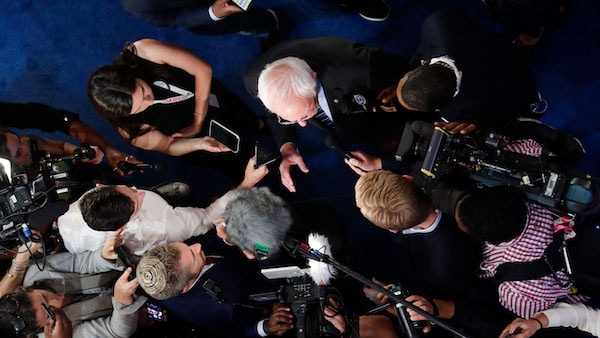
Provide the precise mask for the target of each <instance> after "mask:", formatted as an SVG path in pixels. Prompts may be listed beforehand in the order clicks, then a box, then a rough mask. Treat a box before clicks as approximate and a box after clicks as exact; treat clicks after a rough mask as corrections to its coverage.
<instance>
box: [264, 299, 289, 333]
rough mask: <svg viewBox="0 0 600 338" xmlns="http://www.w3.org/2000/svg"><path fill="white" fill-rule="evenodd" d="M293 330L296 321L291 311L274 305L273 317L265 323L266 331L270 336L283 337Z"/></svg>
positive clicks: (279, 305)
mask: <svg viewBox="0 0 600 338" xmlns="http://www.w3.org/2000/svg"><path fill="white" fill-rule="evenodd" d="M293 328H294V320H293V315H292V311H291V309H290V308H288V307H285V306H283V305H281V304H274V305H273V312H272V313H271V316H270V317H269V319H267V320H265V321H264V323H263V329H264V331H265V332H266V333H268V334H269V335H275V336H283V335H284V334H285V333H286V332H287V331H288V330H290V329H293Z"/></svg>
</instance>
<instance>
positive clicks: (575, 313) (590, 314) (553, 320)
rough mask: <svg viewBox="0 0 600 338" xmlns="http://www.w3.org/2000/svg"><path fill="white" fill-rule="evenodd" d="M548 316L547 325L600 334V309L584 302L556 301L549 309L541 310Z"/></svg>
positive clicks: (595, 334)
mask: <svg viewBox="0 0 600 338" xmlns="http://www.w3.org/2000/svg"><path fill="white" fill-rule="evenodd" d="M541 313H543V314H545V315H546V317H548V322H549V325H548V326H549V327H557V326H571V327H575V328H578V329H579V330H581V331H585V332H589V333H591V334H593V335H594V336H596V337H598V336H600V310H599V309H594V308H591V307H589V306H586V305H584V304H581V303H579V304H567V303H557V304H556V306H554V307H553V308H551V309H548V310H544V311H541Z"/></svg>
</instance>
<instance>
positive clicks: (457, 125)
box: [434, 121, 477, 135]
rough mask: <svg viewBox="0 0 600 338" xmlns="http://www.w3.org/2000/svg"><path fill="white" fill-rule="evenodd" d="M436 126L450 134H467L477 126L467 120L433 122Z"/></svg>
mask: <svg viewBox="0 0 600 338" xmlns="http://www.w3.org/2000/svg"><path fill="white" fill-rule="evenodd" d="M434 124H435V126H436V127H440V128H442V129H444V130H445V131H447V132H449V133H450V134H463V135H465V134H469V133H472V132H474V131H475V130H477V126H476V125H475V124H473V123H469V122H456V121H454V122H435V123H434Z"/></svg>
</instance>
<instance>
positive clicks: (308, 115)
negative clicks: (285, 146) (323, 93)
mask: <svg viewBox="0 0 600 338" xmlns="http://www.w3.org/2000/svg"><path fill="white" fill-rule="evenodd" d="M319 108H321V106H320V105H319V98H318V97H317V96H315V99H314V102H313V105H312V107H310V108H308V110H307V113H306V114H304V116H302V117H301V118H299V119H297V120H296V121H290V120H286V119H283V118H281V117H279V115H277V114H275V116H277V123H279V124H280V125H282V126H292V125H294V124H298V123H299V122H302V121H308V120H310V119H311V118H312V117H313V116H315V114H316V113H317V112H318V111H319Z"/></svg>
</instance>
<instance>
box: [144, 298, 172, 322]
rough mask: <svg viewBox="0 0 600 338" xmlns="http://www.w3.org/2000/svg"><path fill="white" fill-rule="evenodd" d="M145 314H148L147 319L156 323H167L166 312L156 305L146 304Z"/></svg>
mask: <svg viewBox="0 0 600 338" xmlns="http://www.w3.org/2000/svg"><path fill="white" fill-rule="evenodd" d="M146 313H147V314H148V318H150V319H152V320H155V321H157V322H166V321H167V312H166V311H165V310H164V309H163V308H161V307H160V306H159V305H157V304H154V303H151V302H148V303H146Z"/></svg>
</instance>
